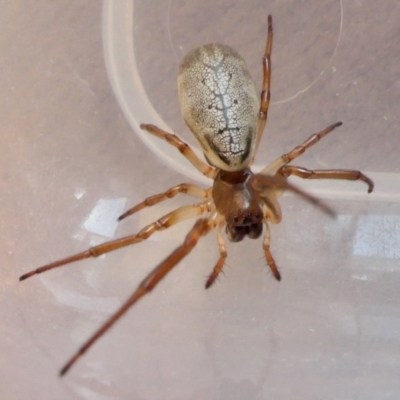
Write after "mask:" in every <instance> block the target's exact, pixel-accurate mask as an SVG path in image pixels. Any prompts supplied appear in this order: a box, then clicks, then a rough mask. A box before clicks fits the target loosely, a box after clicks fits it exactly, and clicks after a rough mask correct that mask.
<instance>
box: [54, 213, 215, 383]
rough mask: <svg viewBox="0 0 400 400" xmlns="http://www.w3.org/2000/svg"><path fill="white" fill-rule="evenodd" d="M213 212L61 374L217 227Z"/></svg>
mask: <svg viewBox="0 0 400 400" xmlns="http://www.w3.org/2000/svg"><path fill="white" fill-rule="evenodd" d="M212 216H213V214H212V215H211V216H210V217H209V218H202V219H199V220H198V221H197V222H196V223H195V224H194V226H193V227H192V229H191V230H190V231H189V233H188V234H187V235H186V238H185V240H184V242H183V243H182V244H181V245H180V246H179V247H177V248H176V250H174V251H173V252H172V253H171V254H170V255H169V256H168V257H167V258H166V259H165V260H164V261H162V262H161V263H160V264H159V265H158V266H157V267H156V268H155V269H154V270H153V271H152V272H150V273H149V274H148V275H147V276H146V278H145V279H144V280H143V281H142V282H141V283H140V285H139V286H138V288H137V289H136V290H135V291H134V293H133V294H132V295H131V297H129V298H128V300H127V301H126V302H125V303H124V304H123V305H122V306H121V307H120V308H119V309H118V311H117V312H115V313H114V315H112V316H111V318H110V319H109V320H108V321H107V322H106V323H105V324H104V325H103V326H101V327H100V328H99V329H98V330H97V331H96V332H95V333H94V334H93V335H92V336H91V337H90V338H89V340H88V341H86V342H85V343H84V344H83V346H82V347H80V349H79V350H78V351H77V352H76V353H75V354H74V355H73V356H72V357H71V358H70V359H69V361H68V362H67V363H66V364H65V366H64V367H63V368H62V369H61V371H60V375H61V376H62V375H64V374H65V373H66V372H67V371H68V370H69V369H70V368H71V367H72V365H73V364H75V362H76V361H77V360H78V359H79V358H80V357H81V356H82V355H83V354H84V353H86V351H87V350H88V349H89V348H90V347H91V346H92V345H93V344H94V343H95V342H96V341H97V339H99V338H100V337H101V336H102V335H103V334H104V333H105V332H106V331H108V330H109V329H110V328H111V327H112V326H113V325H114V324H115V322H116V321H118V319H120V318H121V317H122V316H123V315H124V314H125V313H126V312H127V311H128V310H129V308H130V307H132V306H133V305H134V304H135V303H136V302H137V301H138V300H139V299H140V298H141V297H143V296H144V295H146V294H147V293H149V292H150V291H151V290H153V289H154V287H155V286H156V285H157V284H158V283H159V282H160V280H161V279H163V278H164V277H165V275H167V274H168V272H169V271H171V270H172V269H173V268H174V267H175V265H177V264H178V263H179V261H181V260H182V259H183V258H184V257H185V256H186V255H187V254H189V253H190V252H191V251H192V250H193V248H194V247H195V246H196V244H197V242H198V241H199V239H200V238H201V237H202V236H205V235H206V234H207V233H208V232H210V231H211V230H212V229H214V228H215V226H216V224H217V222H216V221H215V219H214V220H213V219H212Z"/></svg>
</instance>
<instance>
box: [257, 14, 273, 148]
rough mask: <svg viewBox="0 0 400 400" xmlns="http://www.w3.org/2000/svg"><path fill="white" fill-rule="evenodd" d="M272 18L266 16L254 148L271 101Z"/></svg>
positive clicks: (262, 129) (262, 128) (261, 131)
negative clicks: (265, 37) (266, 32)
mask: <svg viewBox="0 0 400 400" xmlns="http://www.w3.org/2000/svg"><path fill="white" fill-rule="evenodd" d="M272 39H273V29H272V16H271V15H268V38H267V44H266V46H265V52H264V56H263V63H262V65H263V76H264V78H263V84H262V90H261V99H260V111H259V112H258V126H257V144H256V148H258V145H259V143H260V140H261V137H262V134H263V132H264V128H265V124H266V123H267V117H268V108H269V103H270V100H271V91H270V87H271V52H272Z"/></svg>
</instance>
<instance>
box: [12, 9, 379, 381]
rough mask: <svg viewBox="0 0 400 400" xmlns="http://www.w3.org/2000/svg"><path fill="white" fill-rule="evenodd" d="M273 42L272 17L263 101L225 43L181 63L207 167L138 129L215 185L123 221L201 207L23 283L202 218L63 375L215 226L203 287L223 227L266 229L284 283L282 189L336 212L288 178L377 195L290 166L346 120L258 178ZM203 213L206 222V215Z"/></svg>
mask: <svg viewBox="0 0 400 400" xmlns="http://www.w3.org/2000/svg"><path fill="white" fill-rule="evenodd" d="M272 38H273V28H272V16H271V15H269V16H268V36H267V43H266V48H265V52H264V56H263V62H262V67H263V84H262V90H261V96H260V100H259V98H258V96H257V94H256V91H255V88H254V85H253V82H252V80H251V77H250V73H249V71H248V69H247V66H246V64H245V62H244V60H243V58H242V57H241V56H240V55H239V54H238V53H237V52H236V51H235V50H233V49H232V48H230V47H228V46H226V45H222V44H208V45H204V46H200V47H198V48H196V49H194V50H192V51H191V52H189V53H188V54H187V55H186V56H185V57H184V58H183V60H182V62H181V63H180V66H179V74H178V90H179V101H180V106H181V111H182V115H183V118H184V120H185V123H186V125H187V126H188V127H189V129H190V130H191V131H192V133H193V134H194V135H195V137H196V138H197V140H198V142H199V143H200V145H201V147H202V150H203V153H204V156H205V158H206V160H207V162H208V164H206V163H204V162H203V161H201V160H200V159H199V158H198V157H197V156H196V154H195V153H194V151H193V150H192V149H191V148H190V147H189V145H188V144H187V143H185V142H183V141H182V140H181V139H180V138H179V137H178V136H176V135H174V134H170V133H167V132H165V131H163V130H161V129H159V128H157V127H156V126H154V125H149V124H142V125H141V129H144V130H146V131H147V132H148V133H150V134H152V135H155V136H157V137H159V138H160V139H163V140H166V141H167V142H168V143H170V144H171V145H172V146H174V147H176V148H177V149H178V150H179V151H180V152H181V153H182V155H183V156H184V157H186V158H187V160H188V161H189V162H191V163H192V164H193V166H194V167H195V168H197V169H198V170H199V171H200V172H201V173H202V174H203V175H205V176H206V177H208V178H211V179H213V180H214V183H213V186H212V187H210V188H207V189H203V188H200V187H198V186H196V185H194V184H187V183H182V184H180V185H177V186H174V187H172V188H170V189H168V190H167V191H166V192H164V193H160V194H157V195H155V196H152V197H148V198H147V199H145V200H144V201H142V202H141V203H139V204H138V205H136V206H135V207H133V208H131V209H129V210H128V211H126V212H125V213H124V214H122V215H121V216H120V217H119V220H122V219H124V218H126V217H127V216H129V215H132V214H134V213H136V212H137V211H139V210H142V209H143V208H146V207H151V206H153V205H155V204H157V203H160V202H162V201H164V200H167V199H169V198H172V197H174V196H176V195H177V194H178V193H184V194H187V195H190V196H194V197H197V198H200V199H201V201H200V202H199V203H198V204H195V205H188V206H183V207H179V208H178V209H176V210H174V211H172V212H170V213H168V214H166V215H164V216H163V217H161V218H160V219H158V220H157V221H155V222H153V223H152V224H150V225H148V226H146V227H145V228H143V229H142V230H141V231H139V232H138V233H137V234H134V235H129V236H126V237H123V238H121V239H116V240H112V241H109V242H106V243H104V244H100V245H98V246H95V247H91V248H90V249H88V250H86V251H84V252H82V253H78V254H75V255H72V256H70V257H67V258H64V259H62V260H59V261H55V262H53V263H50V264H47V265H44V266H42V267H40V268H38V269H36V270H34V271H31V272H28V273H26V274H24V275H22V276H21V277H20V280H21V281H22V280H25V279H27V278H29V277H31V276H33V275H35V274H39V273H42V272H45V271H48V270H50V269H53V268H57V267H60V266H62V265H65V264H69V263H72V262H75V261H79V260H83V259H85V258H90V257H98V256H100V255H101V254H104V253H108V252H110V251H114V250H117V249H119V248H121V247H125V246H128V245H131V244H134V243H138V242H141V241H143V240H146V239H147V238H148V237H149V236H150V235H152V234H153V233H154V232H156V231H161V230H164V229H167V228H169V227H170V226H172V225H175V224H177V223H179V222H181V221H183V220H186V219H189V218H194V217H199V216H202V217H201V218H199V219H198V220H197V222H196V223H195V224H194V226H193V227H192V228H191V230H190V231H189V233H188V234H187V235H186V238H185V240H184V242H183V243H182V244H181V245H180V246H179V247H177V248H176V249H175V250H174V251H173V252H172V253H171V254H170V255H169V256H168V257H167V258H166V259H165V260H163V261H162V262H161V263H160V264H159V265H158V266H156V267H155V269H153V270H152V271H151V272H150V273H149V274H148V275H147V276H146V278H145V279H144V280H143V281H142V282H141V283H140V285H139V286H138V288H137V289H136V290H135V291H134V293H133V294H132V295H131V297H129V298H128V299H127V301H126V302H125V303H124V304H123V305H122V306H121V307H120V308H119V309H118V310H117V311H116V312H115V313H114V314H113V315H112V316H111V317H110V318H109V319H108V320H107V321H106V322H105V323H104V325H102V326H101V327H100V328H99V329H98V330H97V331H96V332H95V333H94V334H93V335H92V336H91V337H90V338H89V340H87V342H86V343H84V344H83V346H82V347H81V348H80V349H79V350H78V351H77V352H76V353H75V354H74V355H73V356H72V357H71V358H70V359H69V361H68V362H67V363H66V364H65V366H64V367H63V368H62V369H61V371H60V375H64V374H65V373H66V372H67V371H68V370H69V369H70V367H71V366H72V365H73V364H75V362H76V361H77V360H78V359H79V358H80V357H81V356H82V355H83V354H84V353H85V352H86V351H87V350H88V349H89V348H90V347H91V346H92V345H93V344H94V343H95V342H96V341H97V340H98V339H99V338H100V337H101V336H102V335H103V334H104V333H105V332H106V331H108V329H110V327H111V326H112V325H114V323H115V322H116V321H117V320H118V319H119V318H120V317H121V316H122V315H124V314H125V313H126V312H127V311H128V309H129V308H130V307H131V306H132V305H134V304H135V303H136V302H137V301H138V300H139V299H140V298H141V297H143V296H144V295H145V294H147V293H149V292H150V291H151V290H152V289H154V287H155V286H156V285H157V284H158V283H159V282H160V280H161V279H162V278H164V277H165V276H166V275H167V273H168V272H169V271H171V270H172V269H173V268H174V267H175V266H176V265H177V264H178V263H179V261H180V260H182V259H183V258H184V257H185V256H186V255H187V254H188V253H190V252H191V251H192V249H193V248H194V247H195V246H196V244H197V242H198V241H199V239H200V238H201V237H202V236H204V235H206V234H207V233H209V232H210V231H211V230H213V229H215V228H216V229H217V241H218V248H219V253H220V256H219V259H218V261H217V263H216V265H215V266H214V269H213V270H212V272H211V274H210V275H209V277H208V279H207V281H206V284H205V286H206V288H209V287H210V286H211V285H212V284H213V282H214V281H215V280H216V278H217V277H218V275H219V274H220V273H221V271H222V269H223V267H224V263H225V260H226V258H227V250H226V246H225V241H224V237H223V234H222V230H223V228H224V227H225V230H226V236H227V238H228V240H229V241H231V242H239V241H241V240H243V239H244V237H246V236H248V237H249V238H251V239H256V238H259V237H260V236H261V234H262V232H263V228H264V229H265V233H264V239H263V244H262V248H263V251H264V254H265V258H266V261H267V264H268V265H269V267H270V269H271V271H272V273H273V275H274V277H275V278H276V279H277V280H278V281H279V280H280V279H281V275H280V273H279V270H278V268H277V266H276V264H275V261H274V258H273V257H272V254H271V251H270V230H269V226H268V223H269V222H271V223H274V224H276V223H279V222H280V221H281V218H282V212H281V209H280V206H279V203H278V201H277V198H278V197H279V196H280V195H281V194H282V193H283V191H284V190H290V191H292V192H295V193H297V194H299V195H300V196H302V197H303V198H305V199H306V200H307V201H309V202H311V203H313V204H315V205H316V206H318V207H319V208H321V209H322V210H323V211H324V212H326V213H328V214H334V213H333V211H332V210H331V209H330V208H329V207H327V206H326V205H325V204H323V203H322V202H321V201H319V200H318V199H316V198H315V197H313V196H311V195H309V194H307V193H305V192H304V191H302V190H300V189H298V188H297V187H296V186H293V185H292V184H290V183H289V182H287V178H288V177H289V176H290V175H295V176H298V177H300V178H303V179H345V180H351V181H356V180H361V181H363V182H365V183H366V184H367V185H368V193H370V192H372V190H373V187H374V184H373V182H372V181H371V179H369V178H368V177H367V176H365V175H364V174H363V173H361V172H360V171H356V170H341V169H333V170H308V169H306V168H303V167H297V166H292V165H289V163H290V162H291V161H292V160H294V159H295V158H297V157H299V156H300V155H301V154H303V153H304V152H305V151H306V150H307V149H308V148H310V147H311V146H313V145H314V144H316V143H317V142H318V141H319V140H320V139H322V138H323V137H324V136H326V135H327V134H329V133H330V132H332V131H333V130H334V129H335V128H337V127H338V126H340V125H342V123H341V122H337V123H335V124H332V125H330V126H328V127H327V128H325V129H323V130H322V131H320V132H318V133H316V134H314V135H312V136H310V137H309V138H308V139H307V140H305V141H304V142H303V143H302V144H300V145H299V146H297V147H295V148H294V149H293V150H291V151H290V152H289V153H287V154H284V155H283V156H281V157H279V158H278V159H276V160H275V161H273V162H272V163H271V164H269V165H268V166H267V167H265V168H264V169H263V170H262V171H261V172H260V173H258V174H254V173H253V172H252V171H251V169H250V166H251V164H252V163H253V160H254V156H255V153H256V150H257V147H258V145H259V143H260V140H261V136H262V134H263V131H264V127H265V124H266V121H267V113H268V108H269V103H270V83H271V51H272ZM204 214H206V216H203V215H204Z"/></svg>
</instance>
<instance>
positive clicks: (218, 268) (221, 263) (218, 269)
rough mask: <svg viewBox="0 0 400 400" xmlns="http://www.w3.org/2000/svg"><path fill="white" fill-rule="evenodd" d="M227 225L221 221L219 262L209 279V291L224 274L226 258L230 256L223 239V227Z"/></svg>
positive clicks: (218, 238)
mask: <svg viewBox="0 0 400 400" xmlns="http://www.w3.org/2000/svg"><path fill="white" fill-rule="evenodd" d="M224 225H225V221H221V222H220V223H219V225H218V231H217V240H218V248H219V254H220V257H219V260H218V262H217V264H215V267H214V269H213V271H212V272H211V274H210V276H209V277H208V279H207V282H206V289H208V288H209V287H210V286H211V285H212V284H213V283H214V281H215V279H217V277H218V275H219V274H220V272H222V268H223V267H224V264H225V260H226V257H227V256H228V252H227V251H226V245H225V241H224V238H223V237H222V232H221V230H222V227H223V226H224Z"/></svg>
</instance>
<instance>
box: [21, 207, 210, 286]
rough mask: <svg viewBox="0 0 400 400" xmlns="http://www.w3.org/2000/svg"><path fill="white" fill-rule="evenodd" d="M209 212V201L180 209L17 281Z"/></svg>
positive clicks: (122, 244) (105, 251) (114, 248)
mask: <svg viewBox="0 0 400 400" xmlns="http://www.w3.org/2000/svg"><path fill="white" fill-rule="evenodd" d="M211 210H212V206H211V204H210V201H205V202H203V203H199V204H195V205H190V206H183V207H180V208H178V209H176V210H174V211H172V212H170V213H168V214H166V215H164V216H163V217H161V218H160V219H158V220H157V221H155V222H153V223H151V224H150V225H147V226H146V227H144V228H143V229H142V230H140V231H139V232H138V233H137V234H135V235H129V236H125V237H123V238H120V239H115V240H111V241H109V242H106V243H103V244H100V245H98V246H94V247H91V248H90V249H88V250H86V251H83V252H82V253H78V254H74V255H72V256H69V257H66V258H63V259H62V260H58V261H55V262H53V263H50V264H47V265H44V266H43V267H40V268H37V269H35V270H33V271H30V272H28V273H26V274H24V275H22V276H21V277H20V278H19V280H20V281H23V280H25V279H27V278H30V277H31V276H33V275H36V274H40V273H42V272H45V271H48V270H50V269H53V268H57V267H61V266H62V265H66V264H70V263H73V262H75V261H79V260H84V259H85V258H91V257H98V256H100V255H101V254H105V253H108V252H110V251H114V250H117V249H119V248H121V247H125V246H129V245H131V244H134V243H139V242H142V241H143V240H146V239H147V238H148V237H149V236H150V235H152V234H153V233H154V232H156V231H162V230H164V229H167V228H169V227H171V226H172V225H175V224H177V223H178V222H181V221H183V220H186V219H189V218H193V217H197V216H199V215H201V214H204V213H205V212H209V211H211Z"/></svg>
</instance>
